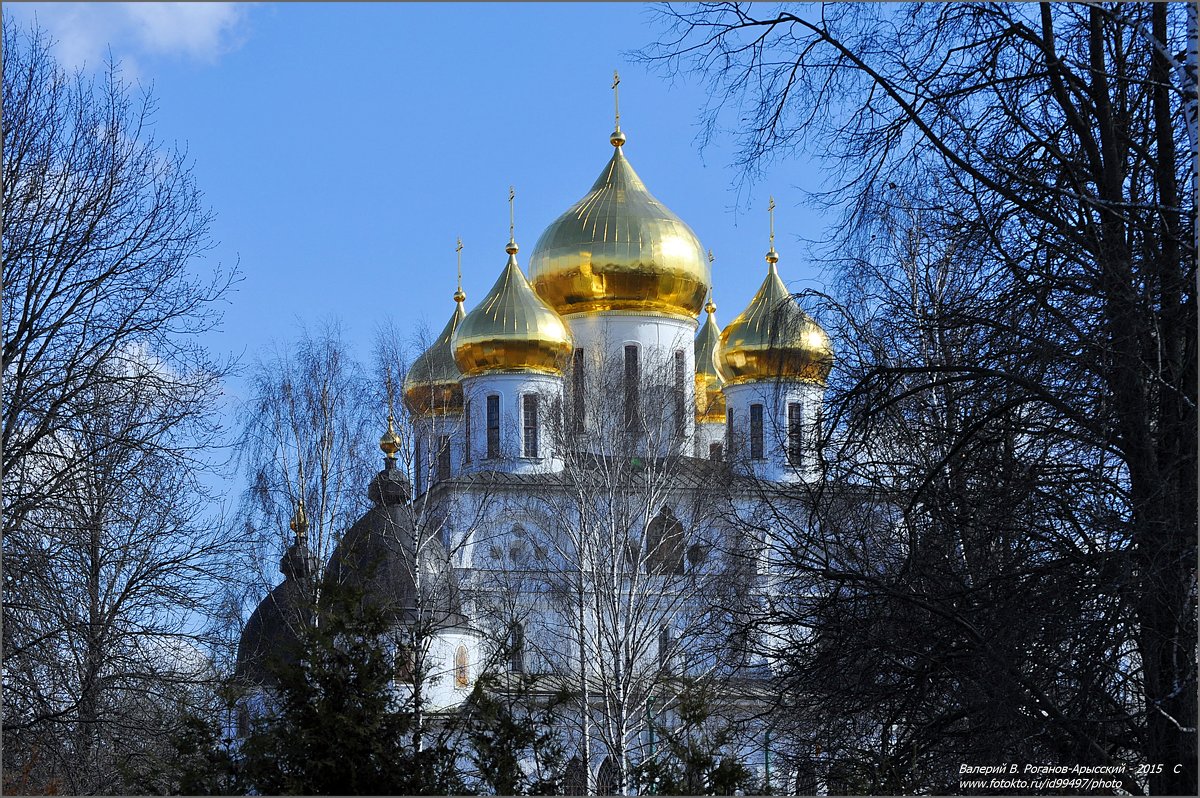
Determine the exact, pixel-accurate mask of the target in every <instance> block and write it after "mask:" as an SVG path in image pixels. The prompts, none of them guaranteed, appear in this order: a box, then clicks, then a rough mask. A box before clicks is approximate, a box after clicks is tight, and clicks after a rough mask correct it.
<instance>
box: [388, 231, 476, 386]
mask: <svg viewBox="0 0 1200 798" xmlns="http://www.w3.org/2000/svg"><path fill="white" fill-rule="evenodd" d="M454 251H455V252H456V253H458V288H457V289H455V291H454V301H455V302H462V301H463V300H464V299H466V298H467V295H466V294H464V293H463V290H462V238H461V237H460V238H459V239H458V246H456V247H455V248H454ZM388 379H391V377H390V376H389V377H388Z"/></svg>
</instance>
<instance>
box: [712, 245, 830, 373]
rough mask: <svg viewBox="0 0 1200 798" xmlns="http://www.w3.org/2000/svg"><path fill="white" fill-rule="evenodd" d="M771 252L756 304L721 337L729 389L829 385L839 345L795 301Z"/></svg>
mask: <svg viewBox="0 0 1200 798" xmlns="http://www.w3.org/2000/svg"><path fill="white" fill-rule="evenodd" d="M778 260H779V255H778V254H777V253H776V252H775V248H774V247H773V246H772V247H771V251H770V252H768V253H767V263H768V264H770V265H769V267H768V268H767V277H766V279H765V280H763V283H762V286H760V287H759V289H758V293H757V294H755V295H754V298H753V299H752V300H750V304H749V305H748V306H747V307H746V309H745V310H743V311H742V313H741V315H739V316H738V317H737V318H736V319H734V320H733V321H732V322H730V323H729V326H728V327H726V328H725V330H724V331H723V332H722V333H721V348H720V354H719V358H720V363H721V370H722V372H723V373H724V375H725V378H726V384H727V385H739V384H741V383H745V382H759V381H768V380H793V381H800V382H815V383H818V384H820V385H824V384H825V380H826V378H827V377H828V376H829V370H830V369H831V368H832V367H833V346H832V344H831V343H830V341H829V336H828V335H826V333H825V331H824V330H823V329H821V325H819V324H817V323H816V322H815V321H813V319H812V317H811V316H809V315H808V314H807V313H805V312H804V311H803V310H801V308H800V306H799V305H797V304H796V301H795V300H794V299H793V298H792V295H791V294H790V293H789V292H788V290H787V288H786V287H785V286H784V284H783V280H781V279H780V278H779V270H778V269H777V268H776V266H775V263H776V262H777V261H778Z"/></svg>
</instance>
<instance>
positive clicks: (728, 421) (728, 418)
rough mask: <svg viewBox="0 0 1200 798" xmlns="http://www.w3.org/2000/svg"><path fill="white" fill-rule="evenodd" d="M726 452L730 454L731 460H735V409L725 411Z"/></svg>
mask: <svg viewBox="0 0 1200 798" xmlns="http://www.w3.org/2000/svg"><path fill="white" fill-rule="evenodd" d="M725 451H727V452H729V459H730V460H732V459H733V408H732V407H730V408H727V409H726V410H725Z"/></svg>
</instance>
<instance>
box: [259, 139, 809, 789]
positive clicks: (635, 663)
mask: <svg viewBox="0 0 1200 798" xmlns="http://www.w3.org/2000/svg"><path fill="white" fill-rule="evenodd" d="M610 142H611V145H612V147H613V152H612V157H611V158H610V159H609V160H608V163H607V164H606V165H605V166H604V168H603V170H602V171H601V173H600V176H599V177H598V178H597V180H596V182H595V184H594V185H593V186H592V187H591V189H590V190H588V191H587V193H586V194H585V195H584V196H583V198H582V199H580V200H579V201H578V202H577V203H575V204H574V205H573V206H571V207H570V208H568V209H567V210H566V211H565V212H564V213H563V214H562V215H561V216H559V217H558V218H557V219H556V220H555V221H554V222H553V223H552V224H551V225H550V226H549V227H548V228H546V230H545V231H544V232H543V233H542V235H541V237H540V238H539V239H538V241H537V243H536V245H535V246H534V248H533V252H532V255H531V256H530V258H529V261H528V277H527V276H526V273H525V272H523V271H522V268H521V265H520V261H519V258H518V254H519V248H518V245H517V243H516V241H515V239H514V238H513V237H512V236H511V235H510V240H509V242H508V244H507V246H506V247H505V251H506V252H507V255H508V257H507V262H506V263H505V264H504V265H503V267H502V269H501V271H500V275H499V277H498V278H497V280H496V283H495V285H493V286H492V288H491V290H490V291H489V292H488V293H487V295H486V296H485V297H483V299H482V300H481V301H480V302H479V303H478V304H477V305H475V306H474V307H473V308H471V309H469V310H468V308H467V305H466V297H465V295H464V294H463V292H462V290H461V285H460V288H459V290H457V291H456V292H455V294H454V297H453V299H454V307H453V310H452V312H451V315H450V319H449V321H448V322H447V324H446V326H445V328H444V329H443V330H442V331H441V333H440V334H439V335H438V336H437V338H436V340H434V341H433V343H432V345H431V346H430V347H429V348H428V349H427V350H426V351H425V352H423V353H422V354H421V355H420V356H419V357H418V358H417V359H416V360H415V361H414V362H413V363H412V365H411V367H410V369H409V371H408V373H407V375H406V378H405V381H404V396H403V398H404V403H405V408H406V410H407V411H408V414H407V417H408V419H409V420H410V421H411V433H412V434H411V438H410V439H408V440H406V439H405V438H401V436H400V435H398V434H397V432H396V429H395V427H394V426H393V419H392V418H391V417H390V416H389V423H388V430H387V433H386V434H385V435H384V437H383V439H382V440H381V442H380V447H381V449H382V450H383V451H384V454H385V467H384V469H383V471H381V472H380V473H379V474H378V476H376V478H375V479H374V481H373V482H372V483H371V485H370V487H369V495H370V498H371V501H372V504H373V506H372V508H371V509H370V510H369V511H368V512H367V513H366V515H365V516H364V517H363V518H362V519H361V520H360V521H359V522H358V523H356V524H355V525H354V526H353V527H352V528H351V529H349V530H347V531H346V532H345V534H344V535H343V536H342V538H341V540H340V542H339V544H338V546H337V549H336V550H335V551H334V553H333V555H332V557H331V558H330V561H329V562H328V563H327V564H326V566H325V568H324V569H323V571H324V576H323V578H324V579H326V580H331V579H332V580H338V581H343V582H350V583H353V584H356V585H358V586H360V587H361V588H363V589H364V590H365V591H366V593H367V594H368V595H369V596H371V597H373V600H376V601H378V602H379V603H380V604H382V605H385V606H386V607H387V608H388V611H389V613H390V616H389V617H391V618H392V619H393V620H394V623H395V629H396V635H395V640H394V645H395V651H396V662H397V666H396V667H397V677H396V683H397V689H398V690H401V691H402V692H403V693H404V694H405V695H409V696H415V695H419V696H420V699H421V700H422V701H423V702H424V706H426V707H427V708H428V709H429V711H430V712H433V713H438V712H442V713H448V712H452V711H453V710H454V709H455V707H457V706H459V705H460V704H461V703H462V702H463V701H464V700H465V699H466V697H467V696H468V695H469V694H470V692H471V690H472V689H473V687H474V685H475V682H476V680H477V679H479V678H481V677H482V676H483V675H485V674H489V673H490V674H498V675H499V678H497V679H495V680H494V681H493V682H492V684H494V685H495V687H494V689H501V690H503V689H510V690H514V691H515V690H516V689H517V687H515V686H514V685H516V684H517V683H518V682H520V683H521V684H522V685H524V686H523V687H522V688H521V689H523V690H524V691H525V692H524V693H523V695H525V696H526V697H528V696H534V697H535V698H533V699H530V700H536V696H537V695H538V694H539V693H538V690H539V689H541V690H542V692H543V693H545V692H547V691H548V690H549V688H545V687H544V686H543V687H541V688H539V687H537V684H540V683H539V682H538V681H537V680H538V678H542V679H543V681H544V682H546V683H551V682H552V683H554V684H556V685H558V686H560V687H561V686H566V687H567V688H568V689H571V690H574V691H575V693H577V694H581V695H582V696H583V698H582V699H581V700H579V701H578V702H577V704H578V705H577V706H576V707H575V709H573V710H571V711H570V713H569V714H570V718H569V719H568V720H565V721H563V729H562V736H563V740H564V744H565V745H566V747H567V749H568V750H569V751H570V752H573V753H574V754H575V755H574V756H573V757H572V758H571V767H572V768H574V773H573V775H572V774H568V776H567V777H566V782H567V783H569V782H571V781H572V779H573V780H574V782H575V786H574V788H573V790H574V791H579V790H581V789H583V788H584V787H585V786H586V785H588V784H590V785H591V786H592V787H593V789H595V790H598V791H600V792H605V791H608V790H611V789H613V787H614V786H615V785H616V784H617V783H618V780H617V776H616V774H617V772H618V771H619V770H620V768H619V767H618V764H619V762H620V760H621V759H622V758H623V759H624V760H625V761H626V762H629V761H636V760H640V759H642V758H644V757H645V756H647V755H650V756H653V755H654V731H653V730H652V728H651V727H652V725H653V724H654V723H658V724H660V725H661V724H662V723H664V722H668V715H669V713H670V711H671V699H670V695H671V690H672V689H677V688H678V686H679V684H680V683H681V680H682V681H686V679H687V678H688V675H689V674H693V673H699V672H711V671H712V670H713V669H716V668H719V667H720V666H719V663H718V662H717V660H718V659H720V658H719V657H717V658H715V659H714V657H713V656H712V655H710V654H707V653H700V652H701V651H702V650H703V651H710V648H706V647H705V646H708V645H709V644H710V643H711V642H712V641H711V640H709V639H708V638H707V637H706V635H709V634H710V633H711V632H712V631H713V629H712V625H711V618H712V617H713V616H712V614H711V613H710V612H709V611H707V610H706V609H705V607H704V606H703V604H704V602H705V601H708V600H711V599H712V598H713V596H714V595H715V594H716V593H720V592H721V590H723V589H724V588H723V586H725V585H727V584H728V580H729V574H730V573H734V574H739V573H740V574H749V576H747V578H748V579H757V584H760V585H766V587H762V589H765V590H769V589H770V586H769V582H770V579H769V578H767V577H765V576H764V574H766V573H767V570H769V565H764V564H763V563H761V562H759V559H761V558H756V556H755V555H754V553H753V552H751V555H750V557H749V560H748V561H749V562H751V563H752V568H751V570H750V571H746V569H745V568H743V569H742V570H740V571H739V570H737V569H736V568H734V569H732V570H731V568H730V566H729V562H730V560H729V558H728V557H725V558H724V559H723V558H722V556H721V552H722V551H724V550H726V549H727V548H728V547H723V545H722V544H721V543H720V541H721V540H726V539H727V538H728V535H729V534H730V533H729V530H731V529H736V527H737V526H738V524H739V519H744V520H746V521H747V528H753V529H755V530H758V531H757V532H756V534H757V537H754V536H750V539H752V540H757V541H758V542H759V544H761V543H762V541H763V536H764V535H768V536H769V535H770V534H771V530H770V527H771V522H770V520H769V519H766V520H764V519H763V518H761V517H759V516H761V515H762V509H761V495H762V488H763V486H774V487H775V488H777V489H781V490H784V491H786V490H787V489H788V488H789V486H791V487H793V488H795V487H803V486H804V485H807V484H812V483H815V482H817V481H819V480H820V479H821V478H822V474H821V470H820V468H819V465H818V463H819V458H818V457H817V452H816V451H815V449H816V446H817V443H816V441H817V440H818V438H819V435H818V434H817V432H816V431H817V429H818V425H819V423H820V415H821V407H822V402H823V394H824V390H825V381H826V378H827V376H828V374H829V372H830V369H831V367H832V364H833V351H832V347H831V344H830V340H829V337H828V335H827V334H826V333H825V331H824V330H822V328H821V327H820V326H819V325H818V324H817V323H816V322H815V321H814V320H813V319H812V318H811V317H810V316H809V315H808V314H806V313H805V312H804V311H803V310H802V309H801V308H800V307H799V305H798V304H797V303H796V301H795V299H794V298H793V297H792V296H791V294H790V293H789V292H788V290H787V288H786V287H785V285H784V282H783V280H782V279H781V276H780V273H779V270H778V266H777V263H778V261H779V255H778V254H777V253H776V251H775V248H774V230H773V224H774V221H773V217H772V230H771V246H770V249H769V251H768V252H767V255H766V268H765V269H764V272H765V273H764V275H763V280H762V285H761V287H760V288H759V289H758V292H757V293H756V294H755V296H754V298H753V299H752V300H751V302H750V304H749V305H748V306H747V307H746V308H745V309H744V310H743V311H742V312H741V313H740V314H739V315H738V316H737V317H736V318H734V320H733V321H732V322H730V323H729V324H728V325H727V326H726V327H725V328H724V329H721V328H720V327H719V325H718V324H717V321H716V315H715V311H716V308H715V306H714V304H713V302H712V298H711V297H712V277H711V256H707V257H706V255H705V251H704V249H703V248H702V247H701V244H700V242H699V240H698V238H697V236H696V234H695V233H694V232H693V231H692V229H691V228H690V227H689V226H688V225H687V224H686V223H685V222H684V221H683V220H681V219H680V218H679V217H678V216H676V215H675V214H674V213H672V212H671V211H670V210H669V209H668V208H667V207H666V206H664V205H663V204H662V203H661V202H659V201H658V200H657V199H655V198H654V196H653V195H652V194H651V193H650V192H649V191H648V190H647V188H646V186H645V185H644V184H643V182H642V181H641V179H640V178H639V177H638V175H637V173H636V172H635V171H634V169H633V167H632V166H631V165H630V163H629V161H628V160H627V159H626V157H625V152H624V145H625V142H626V138H625V135H624V133H622V132H621V129H620V126H619V117H618V125H617V128H616V130H615V131H614V132H613V133H612V134H611V136H610ZM510 200H511V197H510ZM398 453H399V454H400V455H402V456H400V457H398ZM398 460H399V461H401V462H400V463H399V464H398ZM717 496H719V497H720V500H719V501H718V500H715V499H714V498H713V497H717ZM302 515H303V514H302V512H301V513H299V514H298V517H297V518H296V519H294V521H293V529H294V530H295V531H296V533H297V539H296V542H295V543H294V544H293V545H292V547H291V548H290V549H289V550H288V553H287V554H286V555H285V556H284V560H283V564H282V570H283V573H284V577H285V578H284V581H283V583H281V584H280V585H279V586H277V587H276V588H275V589H274V590H273V591H272V592H271V593H270V595H268V596H267V597H266V598H265V599H264V600H263V602H262V603H261V604H260V605H259V607H258V609H257V610H255V612H254V614H253V616H252V617H251V618H250V620H249V622H248V623H247V626H246V628H245V631H244V633H243V636H242V640H241V646H240V648H239V672H240V673H241V674H242V675H243V676H245V677H246V678H247V679H249V680H250V681H251V682H254V683H256V684H263V683H264V682H268V681H269V677H268V676H267V672H266V670H265V669H264V668H263V667H262V662H263V660H264V658H265V657H266V656H267V655H268V654H270V653H273V652H275V653H277V652H279V651H280V650H283V649H286V647H287V645H289V641H291V640H292V639H293V638H294V634H293V633H292V632H291V631H289V629H290V628H291V627H292V626H293V625H294V624H295V623H299V622H301V619H300V618H299V615H297V613H298V612H300V610H298V609H297V607H298V605H299V602H298V598H299V597H300V596H301V595H302V594H303V592H304V591H303V583H304V580H306V579H310V578H311V577H312V575H313V574H315V573H317V571H318V570H319V569H317V568H316V565H317V564H316V563H315V562H313V559H312V556H311V555H310V554H309V553H308V551H307V548H306V545H305V540H304V529H305V526H304V519H303V517H302ZM722 536H725V537H722ZM751 548H753V545H751ZM764 569H766V570H764ZM702 639H703V640H705V641H706V642H705V643H704V645H702V644H701V642H700V641H701V640H702ZM761 667H762V668H765V669H767V670H768V671H769V667H770V663H769V662H766V663H761ZM522 680H523V681H522ZM531 683H532V684H534V688H533V689H532V691H531V689H530V684H531ZM672 685H674V688H672ZM656 712H657V713H658V714H655V713H656ZM614 713H615V714H616V715H617V716H619V717H618V720H619V722H616V721H614V720H613V715H614ZM585 716H586V717H585ZM647 745H649V748H648V749H647ZM759 745H760V744H759V743H756V742H754V741H753V740H751V741H750V742H749V743H747V744H746V746H747V747H746V751H749V752H750V753H749V754H746V755H747V756H748V757H749V758H750V759H751V760H752V761H754V762H756V763H757V766H758V767H759V771H760V776H762V775H763V772H762V771H763V769H764V768H765V770H766V773H765V775H766V777H767V778H768V779H769V780H773V781H774V782H775V783H776V784H777V786H776V791H782V792H795V791H796V789H797V787H796V783H797V782H796V779H797V775H796V774H795V772H794V771H793V772H792V773H790V774H785V773H778V774H775V775H773V774H772V773H771V772H770V768H771V761H770V750H769V746H768V748H767V749H765V750H763V749H761V747H758V746H759ZM755 751H757V753H754V752H755ZM584 769H586V771H589V772H590V774H589V773H582V772H581V771H582V770H584ZM800 778H801V780H803V778H804V777H803V774H801V776H800ZM789 781H790V787H789V788H785V786H784V785H785V782H789ZM800 789H801V790H802V791H804V789H803V781H802V782H801V787H800ZM568 791H572V789H568Z"/></svg>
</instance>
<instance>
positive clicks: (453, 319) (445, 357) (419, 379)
mask: <svg viewBox="0 0 1200 798" xmlns="http://www.w3.org/2000/svg"><path fill="white" fill-rule="evenodd" d="M466 298H467V296H466V294H464V293H463V292H462V289H461V288H460V289H458V290H457V291H455V292H454V313H453V314H452V315H451V316H450V321H448V322H446V326H445V327H444V328H443V329H442V331H441V332H440V333H439V334H438V337H437V338H436V339H434V342H433V345H432V346H430V347H429V348H428V349H426V350H425V351H424V352H422V353H421V356H420V357H418V358H417V359H416V360H414V361H413V364H412V366H411V367H410V368H409V370H408V374H407V375H405V377H404V403H405V404H407V405H408V409H409V410H411V411H412V412H413V413H415V414H417V415H427V414H434V415H442V414H445V413H461V412H462V409H463V392H462V382H461V380H462V372H461V371H459V369H458V364H456V363H455V362H454V331H455V330H457V329H458V326H459V325H460V324H462V321H463V319H464V318H466V315H467V314H466V311H465V310H464V309H463V302H464V301H465V300H466Z"/></svg>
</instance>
